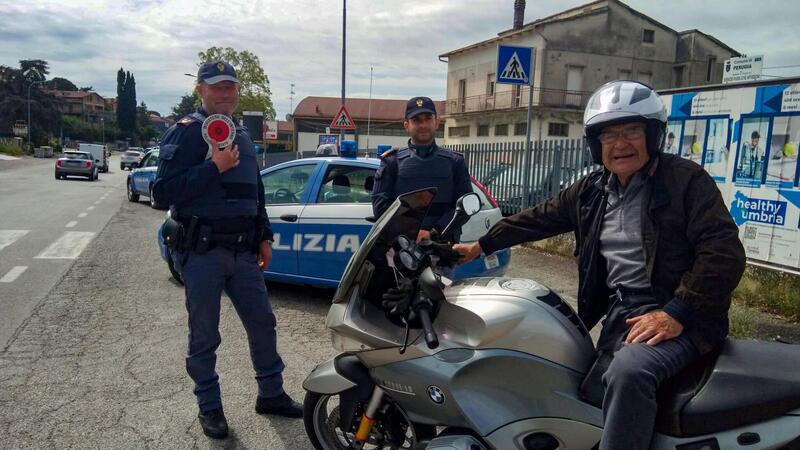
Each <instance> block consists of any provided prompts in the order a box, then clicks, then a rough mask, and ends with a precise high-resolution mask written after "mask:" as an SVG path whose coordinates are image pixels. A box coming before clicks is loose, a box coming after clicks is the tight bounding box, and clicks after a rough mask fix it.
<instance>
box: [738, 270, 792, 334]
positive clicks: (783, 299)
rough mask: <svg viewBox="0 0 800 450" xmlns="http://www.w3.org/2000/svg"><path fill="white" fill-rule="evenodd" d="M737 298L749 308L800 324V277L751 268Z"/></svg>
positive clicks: (739, 287) (741, 284) (747, 271)
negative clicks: (758, 309) (755, 308)
mask: <svg viewBox="0 0 800 450" xmlns="http://www.w3.org/2000/svg"><path fill="white" fill-rule="evenodd" d="M733 297H734V299H735V300H737V301H739V302H741V303H743V304H745V305H749V306H754V307H757V308H760V309H762V310H765V311H769V312H771V313H775V314H777V315H779V316H782V317H785V318H786V319H788V320H791V321H793V322H800V276H797V275H792V274H790V273H786V272H778V271H777V270H771V269H764V268H761V267H755V266H747V269H745V272H744V276H742V281H741V282H740V283H739V286H738V287H737V288H736V290H735V291H733Z"/></svg>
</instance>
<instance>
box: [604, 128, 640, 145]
mask: <svg viewBox="0 0 800 450" xmlns="http://www.w3.org/2000/svg"><path fill="white" fill-rule="evenodd" d="M620 136H622V139H625V140H626V141H628V142H630V141H635V140H637V139H641V138H643V137H644V128H642V127H634V128H626V129H624V130H622V131H619V132H613V131H604V132H602V133H600V136H598V137H597V138H598V139H599V140H600V143H601V144H605V145H609V144H613V143H615V142H617V139H619V138H620Z"/></svg>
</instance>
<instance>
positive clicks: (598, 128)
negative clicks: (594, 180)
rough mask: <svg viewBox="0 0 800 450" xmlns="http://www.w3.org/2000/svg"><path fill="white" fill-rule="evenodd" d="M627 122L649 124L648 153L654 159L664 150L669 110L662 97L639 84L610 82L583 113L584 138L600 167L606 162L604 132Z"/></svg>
mask: <svg viewBox="0 0 800 450" xmlns="http://www.w3.org/2000/svg"><path fill="white" fill-rule="evenodd" d="M627 122H643V123H645V124H646V126H647V130H646V134H647V151H648V153H650V156H651V157H652V156H654V155H655V154H657V153H659V152H661V150H662V149H663V148H664V134H665V132H666V129H667V108H666V106H664V102H663V101H661V97H659V96H658V94H656V91H654V90H653V88H651V87H650V86H648V85H646V84H644V83H640V82H638V81H627V80H620V81H610V82H608V83H606V84H604V85H602V86H600V87H599V88H598V89H597V90H596V91H595V92H594V94H592V96H591V97H590V98H589V102H588V104H587V105H586V112H585V113H584V114H583V135H584V137H585V138H586V142H587V143H588V144H589V150H590V151H591V153H592V159H593V160H594V162H595V163H596V164H602V163H603V157H602V154H603V150H602V146H601V144H600V140H599V139H598V136H599V135H600V133H601V132H602V131H603V129H604V128H605V127H607V126H609V125H616V124H620V123H627Z"/></svg>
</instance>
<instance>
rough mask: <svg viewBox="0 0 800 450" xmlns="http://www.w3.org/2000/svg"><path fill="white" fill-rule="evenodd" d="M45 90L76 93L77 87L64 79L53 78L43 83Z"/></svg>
mask: <svg viewBox="0 0 800 450" xmlns="http://www.w3.org/2000/svg"><path fill="white" fill-rule="evenodd" d="M44 85H45V87H47V89H58V90H59V91H77V90H78V86H75V84H74V83H73V82H72V81H69V80H68V79H66V78H61V77H53V78H51V79H49V80H47V81H46V82H45V83H44Z"/></svg>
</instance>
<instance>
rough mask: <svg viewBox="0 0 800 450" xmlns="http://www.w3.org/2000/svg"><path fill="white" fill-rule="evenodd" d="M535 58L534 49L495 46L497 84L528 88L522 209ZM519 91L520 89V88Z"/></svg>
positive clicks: (527, 171) (526, 188)
mask: <svg viewBox="0 0 800 450" xmlns="http://www.w3.org/2000/svg"><path fill="white" fill-rule="evenodd" d="M535 58H536V49H535V48H534V47H518V46H511V45H498V46H497V70H496V72H495V73H497V80H496V83H497V84H512V85H518V86H523V85H527V86H528V121H527V126H526V128H525V154H524V155H523V164H524V165H525V167H523V169H522V170H523V174H524V175H523V176H524V178H523V183H522V185H523V191H524V197H523V198H522V205H521V206H522V207H523V208H524V207H528V206H529V202H530V191H531V183H530V180H531V160H532V156H533V155H532V151H531V122H532V121H533V64H534V60H535ZM520 89H521V88H520Z"/></svg>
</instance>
